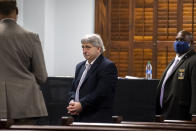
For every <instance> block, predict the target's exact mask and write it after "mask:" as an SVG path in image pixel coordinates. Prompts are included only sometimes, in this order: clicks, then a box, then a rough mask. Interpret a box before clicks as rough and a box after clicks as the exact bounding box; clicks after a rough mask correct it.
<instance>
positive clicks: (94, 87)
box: [70, 55, 117, 122]
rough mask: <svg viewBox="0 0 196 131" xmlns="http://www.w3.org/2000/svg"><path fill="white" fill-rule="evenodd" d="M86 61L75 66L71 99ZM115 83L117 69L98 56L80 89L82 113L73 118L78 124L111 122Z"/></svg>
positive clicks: (111, 63) (73, 96)
mask: <svg viewBox="0 0 196 131" xmlns="http://www.w3.org/2000/svg"><path fill="white" fill-rule="evenodd" d="M85 63H86V61H83V62H81V63H79V64H78V65H77V66H76V72H75V79H74V80H73V87H72V90H71V97H70V100H71V99H74V98H75V91H76V89H77V86H78V83H79V81H80V78H81V76H82V73H83V71H84V69H85ZM116 82H117V69H116V66H115V64H114V63H113V62H111V61H110V60H108V59H107V58H105V57H103V56H102V55H100V56H99V57H98V58H97V59H96V61H95V62H94V63H93V64H92V65H91V68H90V70H89V71H88V73H87V75H86V77H85V80H84V81H83V84H82V85H81V88H80V95H79V98H80V103H81V105H82V108H83V109H82V112H80V114H79V116H74V118H75V121H80V122H111V121H112V107H113V98H114V94H115V86H116Z"/></svg>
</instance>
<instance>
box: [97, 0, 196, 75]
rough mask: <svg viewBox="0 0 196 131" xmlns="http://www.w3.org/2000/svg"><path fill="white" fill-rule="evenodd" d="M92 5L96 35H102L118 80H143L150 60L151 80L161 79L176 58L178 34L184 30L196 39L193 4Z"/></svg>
mask: <svg viewBox="0 0 196 131" xmlns="http://www.w3.org/2000/svg"><path fill="white" fill-rule="evenodd" d="M95 4H96V5H95V7H96V11H95V14H96V16H95V17H96V18H95V32H96V33H99V34H101V36H102V38H103V40H104V44H105V45H106V49H107V51H106V56H107V57H109V58H111V59H112V60H114V61H115V63H116V64H117V67H118V70H119V76H125V75H133V76H139V77H144V76H145V71H144V70H145V65H146V63H147V61H148V60H150V61H151V62H152V66H153V78H160V76H161V74H162V73H163V71H164V70H165V68H166V66H167V65H168V63H169V62H170V61H171V60H172V59H173V58H174V57H175V52H174V49H173V42H174V40H175V37H176V34H177V32H178V31H180V30H182V29H185V30H188V31H190V32H192V34H193V36H194V37H196V31H195V30H196V8H195V7H196V0H96V2H95ZM195 46H196V45H195ZM115 57H116V58H115ZM121 57H122V59H121ZM126 61H127V62H126Z"/></svg>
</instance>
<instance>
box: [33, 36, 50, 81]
mask: <svg viewBox="0 0 196 131" xmlns="http://www.w3.org/2000/svg"><path fill="white" fill-rule="evenodd" d="M33 35H34V38H35V40H34V41H35V42H34V43H33V49H32V50H33V51H32V73H33V74H34V76H35V78H36V80H37V82H38V83H39V84H43V83H44V82H45V81H46V79H47V71H46V66H45V61H44V55H43V51H42V46H41V42H40V39H39V36H38V35H35V34H33Z"/></svg>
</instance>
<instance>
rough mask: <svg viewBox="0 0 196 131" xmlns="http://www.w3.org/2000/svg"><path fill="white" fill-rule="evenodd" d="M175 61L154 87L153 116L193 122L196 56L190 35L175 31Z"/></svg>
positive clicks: (195, 113) (195, 95)
mask: <svg viewBox="0 0 196 131" xmlns="http://www.w3.org/2000/svg"><path fill="white" fill-rule="evenodd" d="M174 50H175V52H176V57H175V59H174V60H173V61H172V62H171V63H170V64H169V65H168V67H167V68H166V70H165V72H164V73H163V76H162V78H161V80H160V82H159V85H158V88H157V97H156V115H162V116H163V119H166V120H193V121H195V120H196V53H195V51H194V50H193V37H192V35H191V33H189V32H187V31H185V30H182V31H180V32H178V34H177V36H176V41H175V42H174Z"/></svg>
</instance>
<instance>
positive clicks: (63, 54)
mask: <svg viewBox="0 0 196 131" xmlns="http://www.w3.org/2000/svg"><path fill="white" fill-rule="evenodd" d="M55 8H56V15H55V24H56V26H55V27H56V28H55V51H56V53H55V73H54V74H55V75H71V76H73V75H74V70H75V66H76V64H77V63H78V62H80V61H81V60H83V59H84V58H83V55H82V50H81V43H80V40H81V37H83V36H84V35H85V34H87V33H92V32H94V2H93V0H58V2H56V6H55Z"/></svg>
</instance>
